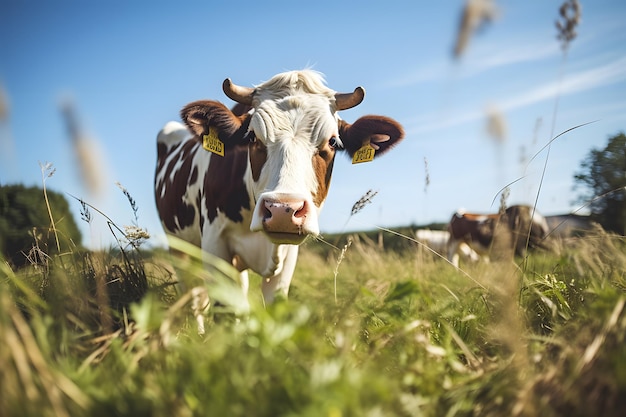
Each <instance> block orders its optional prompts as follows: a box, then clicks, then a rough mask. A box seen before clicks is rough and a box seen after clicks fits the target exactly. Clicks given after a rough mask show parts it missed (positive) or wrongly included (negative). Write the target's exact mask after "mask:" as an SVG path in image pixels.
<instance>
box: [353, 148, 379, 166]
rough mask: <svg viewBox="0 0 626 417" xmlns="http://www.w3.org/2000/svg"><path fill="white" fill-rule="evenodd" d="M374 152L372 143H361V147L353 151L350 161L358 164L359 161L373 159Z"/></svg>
mask: <svg viewBox="0 0 626 417" xmlns="http://www.w3.org/2000/svg"><path fill="white" fill-rule="evenodd" d="M374 153H376V150H375V149H374V147H373V146H372V145H370V144H369V143H368V144H366V145H363V146H362V147H361V149H359V150H358V151H356V152H355V153H354V156H353V157H352V163H353V164H360V163H361V162H371V161H373V160H374Z"/></svg>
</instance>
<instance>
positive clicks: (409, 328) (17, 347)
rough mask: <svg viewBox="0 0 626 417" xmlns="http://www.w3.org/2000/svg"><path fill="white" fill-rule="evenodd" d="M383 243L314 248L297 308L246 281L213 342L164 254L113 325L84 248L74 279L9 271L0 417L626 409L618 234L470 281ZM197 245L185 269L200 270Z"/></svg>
mask: <svg viewBox="0 0 626 417" xmlns="http://www.w3.org/2000/svg"><path fill="white" fill-rule="evenodd" d="M385 239H386V240H387V241H388V242H385V245H386V246H389V247H394V248H396V249H395V250H390V251H385V250H383V249H381V247H380V246H379V245H378V244H375V243H374V242H370V241H368V240H367V239H364V238H363V236H361V237H359V236H353V237H352V238H351V241H352V244H351V246H349V247H347V249H346V250H344V251H341V250H339V249H333V248H331V247H330V246H328V245H324V244H323V243H321V242H313V241H312V242H309V243H306V244H305V246H304V247H303V248H302V254H301V258H300V262H299V264H298V268H297V271H296V279H295V280H294V283H293V287H292V291H291V295H290V299H289V300H282V301H279V302H277V303H276V304H274V305H271V306H269V307H267V308H265V307H264V306H263V303H262V301H261V296H260V291H258V290H257V288H258V285H255V284H258V283H259V281H260V278H259V277H257V276H252V277H251V278H252V282H251V284H252V285H251V297H250V298H251V303H250V304H251V305H250V310H249V312H248V313H245V312H241V311H239V312H237V311H235V310H232V311H231V312H229V311H224V310H223V309H222V310H216V309H213V310H211V313H210V315H211V317H212V318H213V320H210V322H209V325H208V328H207V332H206V335H205V336H204V337H199V336H198V335H197V331H196V326H195V322H194V320H193V317H192V315H191V309H190V308H189V302H190V301H191V295H190V294H182V296H181V297H180V298H179V299H176V298H174V297H172V296H171V295H168V291H167V290H168V289H169V286H167V285H165V286H163V284H164V283H165V284H168V283H171V282H173V280H174V278H173V276H171V275H169V273H167V269H165V268H164V264H165V262H164V261H163V258H164V255H163V254H161V253H155V254H150V253H144V254H143V255H142V256H141V258H140V259H139V260H138V261H137V262H138V263H137V267H142V268H143V270H144V272H145V273H146V279H147V281H148V289H147V293H146V295H145V296H144V297H143V298H141V299H138V300H132V301H131V302H129V303H127V304H126V305H125V307H124V308H121V309H119V310H116V309H110V310H109V314H111V317H113V318H115V321H114V325H113V326H112V328H110V329H107V328H106V326H105V325H104V324H103V320H102V316H101V315H100V314H98V313H99V311H101V309H102V305H100V304H98V303H99V301H98V298H97V297H96V295H95V294H94V292H93V291H90V289H89V285H88V284H87V282H88V281H89V280H88V279H87V278H86V277H85V275H84V274H81V273H74V270H76V271H77V272H78V271H83V270H84V263H83V262H84V261H82V259H84V258H82V257H81V256H78V257H77V255H78V254H71V255H64V254H60V255H55V256H58V257H65V258H66V259H65V265H66V269H58V266H56V265H57V259H54V258H53V259H51V262H52V264H53V265H55V266H54V267H53V268H52V270H53V271H54V272H53V273H51V275H50V277H49V281H50V282H51V283H54V284H51V286H50V287H49V288H48V289H47V290H46V291H43V292H42V289H41V286H40V283H39V282H38V280H37V277H38V275H37V272H36V271H34V270H33V269H29V268H27V269H25V270H20V271H13V270H11V269H10V268H9V267H8V266H7V265H6V264H4V263H3V264H2V266H1V267H0V271H1V272H0V274H1V276H2V284H1V285H2V286H3V287H4V288H3V289H2V291H1V292H0V303H1V306H2V307H1V309H0V334H1V335H2V337H3V339H2V340H4V341H5V345H4V347H3V349H2V350H1V351H0V352H1V353H0V366H1V368H2V369H3V372H2V374H1V376H0V378H1V379H2V381H1V383H2V386H3V387H6V388H5V389H3V393H2V396H1V397H0V399H1V401H0V414H1V415H24V416H29V415H33V416H34V415H37V416H46V415H55V416H56V415H60V416H63V415H69V416H71V415H96V416H97V415H102V416H105V415H106V416H109V415H151V416H159V415H163V416H193V415H229V416H237V415H260V416H264V415H267V416H270V415H271V416H277V415H292V416H296V415H298V416H301V415H305V416H306V415H310V416H319V415H328V416H335V415H359V416H360V415H373V416H376V415H399V416H404V415H406V416H409V415H425V416H441V415H450V416H470V415H487V416H504V415H507V416H509V415H520V416H534V415H546V416H557V415H573V416H576V415H580V416H583V415H618V412H619V411H620V409H622V407H623V406H624V405H626V404H624V398H626V397H624V394H625V391H626V378H625V375H626V367H625V365H624V363H626V362H625V361H624V359H626V348H625V347H624V346H626V345H625V344H624V337H625V335H626V313H625V311H624V303H625V300H626V295H625V293H624V290H625V289H626V275H625V272H624V271H626V242H625V241H624V238H622V237H618V236H615V235H611V234H607V233H605V232H603V231H602V230H601V229H598V230H596V231H594V232H593V233H591V234H590V235H588V236H585V237H583V238H576V239H571V240H570V241H568V242H567V243H563V244H557V245H556V251H555V252H554V253H534V254H531V255H529V258H528V259H527V261H526V267H525V268H524V269H522V268H518V267H517V266H516V263H515V262H507V261H502V262H495V263H492V264H476V265H468V267H467V268H466V269H465V271H463V272H464V273H462V272H460V271H458V270H456V269H455V268H453V267H452V266H450V265H449V264H448V263H447V262H445V260H443V259H440V258H438V257H435V256H432V257H431V256H418V252H417V247H416V246H414V245H413V244H412V243H411V242H410V241H408V240H406V239H403V238H401V237H397V236H396V235H393V234H385ZM393 239H398V242H395V243H394V242H392V240H393ZM339 246H341V245H339ZM399 247H400V248H404V249H400V250H398V249H397V248H399ZM178 249H179V250H183V251H185V250H186V249H185V248H184V245H182V246H178ZM186 251H187V252H188V255H189V256H188V258H187V259H184V260H180V261H179V260H177V259H174V260H173V263H174V266H175V267H176V268H177V269H178V271H179V273H180V274H183V275H184V274H190V275H196V276H197V275H202V274H206V270H205V269H204V268H203V266H202V262H201V261H200V258H201V256H200V254H199V253H197V250H194V249H191V248H189V249H188V250H186ZM118 255H119V254H118V253H116V251H111V253H109V254H108V255H106V257H112V258H115V257H116V256H118ZM340 257H341V263H340V264H339V262H338V261H339V258H340ZM112 263H114V261H112V260H111V259H106V261H104V262H102V263H99V262H92V263H91V264H90V268H93V270H94V274H96V275H97V274H105V272H106V270H107V265H111V264H112ZM68 265H72V266H68ZM67 268H70V269H67ZM216 268H217V269H218V270H221V271H222V273H219V274H215V273H214V274H212V275H211V276H210V279H211V280H212V281H213V284H212V285H211V286H207V290H208V291H209V293H210V294H212V295H214V296H215V295H218V296H219V297H220V298H221V299H224V298H226V299H230V300H234V301H233V303H229V305H231V304H232V305H237V302H236V301H237V300H236V299H237V297H239V295H238V294H240V293H239V292H238V291H236V290H234V289H235V288H236V284H235V282H234V280H233V278H234V276H233V275H231V272H230V271H229V270H228V267H226V266H224V265H217V264H216ZM39 277H41V275H39ZM470 278H471V279H470ZM111 282H112V281H107V283H109V284H110V283H111ZM53 285H54V286H55V287H54V291H53V290H52V287H53ZM216 286H217V288H222V289H221V290H219V291H221V292H219V294H216V293H215V291H216V290H215V288H216ZM107 288H108V289H111V288H113V287H110V288H109V287H107ZM53 295H54V296H53ZM112 299H113V297H111V295H109V300H112ZM233 313H238V314H236V315H235V316H233V315H232V314H233ZM235 317H238V319H237V320H233V319H232V318H235Z"/></svg>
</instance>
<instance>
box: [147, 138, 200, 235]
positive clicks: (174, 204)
mask: <svg viewBox="0 0 626 417" xmlns="http://www.w3.org/2000/svg"><path fill="white" fill-rule="evenodd" d="M198 148H199V147H198V146H197V142H196V141H193V140H188V141H184V142H182V143H180V144H177V145H175V146H172V147H170V148H168V147H167V146H166V145H164V144H162V143H159V144H158V146H157V168H156V172H157V174H158V173H160V172H163V176H162V179H161V180H160V181H157V183H156V184H155V187H156V193H155V196H156V205H157V210H158V212H159V216H160V218H161V219H162V221H163V224H164V226H165V228H166V229H167V230H169V231H170V232H174V231H176V230H179V229H183V228H185V227H188V226H191V225H192V224H193V222H194V219H195V215H196V210H195V208H194V205H193V204H187V203H185V202H184V201H183V196H184V195H185V194H186V193H187V188H188V187H189V184H190V180H193V179H194V176H193V175H192V162H193V156H194V154H195V152H197V150H198ZM171 154H176V155H177V157H175V158H172V159H171V160H170V162H169V164H167V166H165V163H166V160H167V158H168V157H169V156H170V155H171ZM180 161H183V163H182V165H180V167H179V169H178V171H176V173H175V175H174V177H173V179H171V177H172V172H173V171H174V169H175V168H176V165H177V164H178V163H179V162H180ZM195 180H197V175H196V176H195ZM192 184H193V183H192ZM163 190H165V192H163Z"/></svg>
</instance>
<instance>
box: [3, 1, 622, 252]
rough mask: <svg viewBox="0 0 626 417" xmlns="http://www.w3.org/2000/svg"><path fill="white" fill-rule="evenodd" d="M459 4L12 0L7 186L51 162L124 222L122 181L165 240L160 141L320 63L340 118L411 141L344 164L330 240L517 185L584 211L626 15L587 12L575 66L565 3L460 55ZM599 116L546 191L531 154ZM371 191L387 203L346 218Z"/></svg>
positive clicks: (104, 235) (556, 159)
mask: <svg viewBox="0 0 626 417" xmlns="http://www.w3.org/2000/svg"><path fill="white" fill-rule="evenodd" d="M463 3H464V2H462V1H460V0H459V1H445V2H424V1H415V0H410V1H386V2H381V1H339V2H337V1H325V0H322V1H316V2H297V1H293V0H292V1H272V2H263V1H253V2H247V1H238V2H230V1H211V2H187V1H177V2H161V1H155V2H122V1H111V2H84V1H83V2H79V1H74V2H72V1H58V2H49V1H39V2H38V1H11V0H9V1H8V2H7V1H4V2H2V3H1V4H0V39H2V42H1V43H0V86H1V88H2V89H3V90H4V94H5V95H6V97H7V98H8V102H9V106H10V108H9V111H10V113H9V119H8V120H7V121H5V122H4V124H3V125H1V126H0V184H10V183H16V182H21V183H24V184H27V185H40V184H41V171H40V168H39V162H46V161H48V162H52V163H53V164H54V167H55V168H56V172H55V174H54V176H52V177H51V178H49V179H48V180H47V182H46V185H47V186H48V187H49V188H51V189H54V190H56V191H60V192H63V193H69V194H72V195H75V196H79V197H82V198H84V199H85V200H86V201H88V202H90V203H91V204H93V205H94V206H95V207H97V208H98V209H100V210H102V211H103V212H105V213H106V214H107V215H108V216H109V217H111V218H112V219H113V220H114V221H115V222H116V223H117V224H119V225H125V224H130V223H131V222H132V218H133V216H132V211H131V210H130V207H129V205H128V202H127V201H126V198H125V197H124V195H123V194H122V192H121V191H120V190H119V189H118V188H117V187H116V185H115V182H116V181H119V182H120V183H121V184H122V185H123V186H124V187H126V188H127V189H128V191H129V192H130V194H131V195H132V196H133V197H134V198H135V200H136V201H137V204H138V207H139V212H138V215H139V225H140V226H142V227H144V228H147V229H148V231H149V232H150V233H151V234H152V235H154V236H155V242H160V241H162V236H163V232H162V229H161V226H160V223H159V220H158V216H157V213H156V209H155V205H154V198H153V176H154V166H155V158H156V145H155V141H156V135H157V133H158V131H159V129H160V128H161V127H162V126H163V125H164V124H165V123H166V122H168V121H169V120H177V119H178V112H179V110H180V108H181V107H182V106H184V105H185V104H186V103H188V102H190V101H193V100H197V99H203V98H211V99H218V100H220V101H223V102H224V103H227V104H231V102H230V101H229V99H228V98H226V97H225V96H224V95H223V93H222V91H221V84H222V81H223V80H224V78H226V77H230V78H232V80H233V81H234V82H235V83H237V84H241V85H248V86H252V85H254V84H258V83H260V82H262V81H264V80H267V79H269V78H270V77H271V76H273V75H274V74H276V73H278V72H282V71H285V70H292V69H300V68H304V67H312V68H314V69H316V70H318V71H320V72H322V73H324V74H325V75H326V79H327V82H328V84H329V86H330V87H331V88H333V89H335V90H338V91H352V90H353V89H354V88H355V87H356V86H357V85H361V86H363V87H365V89H366V91H367V95H366V98H365V101H364V102H363V103H362V104H361V105H360V106H358V107H356V108H354V109H351V110H348V111H345V112H343V113H342V117H343V118H344V119H346V120H347V121H354V120H356V119H357V118H358V117H360V116H362V115H365V114H383V115H387V116H391V117H393V118H395V119H396V120H398V121H399V122H401V123H402V124H403V126H404V127H405V130H406V133H407V135H406V139H405V141H404V142H403V143H402V144H401V145H399V146H398V147H397V148H396V149H395V150H394V151H392V152H391V153H389V154H388V155H386V156H384V157H382V158H381V159H380V160H376V161H374V162H372V163H367V164H360V165H351V164H350V162H349V160H348V159H347V158H340V160H339V161H338V162H337V163H336V164H335V171H334V174H333V183H332V185H331V191H330V194H329V197H328V200H327V203H326V205H325V207H324V210H323V212H322V215H321V228H322V231H326V232H338V231H345V230H363V229H372V228H374V227H375V226H384V227H391V226H399V225H409V224H426V223H430V222H435V221H447V220H448V219H449V217H450V216H451V215H452V213H453V212H454V211H455V210H456V209H458V208H460V207H463V208H465V209H467V210H470V211H477V212H490V211H495V210H497V206H498V200H497V198H498V195H497V193H498V191H499V190H500V189H502V188H503V187H504V186H506V185H507V184H508V183H511V182H513V181H515V180H517V179H519V178H522V179H521V180H519V181H517V182H515V183H514V184H513V185H512V186H511V187H510V197H509V200H508V201H509V202H510V203H530V204H533V203H534V201H535V199H536V198H537V208H538V209H539V211H541V212H542V213H544V214H562V213H567V212H570V211H572V210H576V209H577V208H579V207H580V204H578V203H574V201H575V199H576V196H577V194H578V193H577V192H576V191H574V190H573V189H572V186H573V184H574V182H573V175H574V172H575V171H576V170H577V169H579V167H580V162H581V161H582V160H583V159H584V157H585V156H586V155H587V154H588V153H589V151H590V150H591V149H592V148H603V147H604V146H605V145H606V143H607V140H608V138H609V137H610V136H612V135H615V134H617V133H619V132H620V131H623V130H625V129H626V30H625V29H626V23H625V22H624V17H626V2H624V1H622V0H593V1H584V0H583V1H581V4H582V7H583V9H582V22H581V24H580V26H579V28H578V37H577V38H576V39H575V40H574V41H573V43H572V44H571V47H570V49H569V52H568V56H567V60H566V61H564V59H563V52H562V50H561V49H560V45H559V43H558V41H557V40H556V29H555V26H554V22H555V20H556V19H557V18H558V7H559V5H560V3H561V1H525V2H520V1H513V0H511V1H496V2H495V4H496V7H497V8H498V17H497V19H496V20H495V21H493V22H492V23H491V24H489V25H488V26H486V27H484V28H483V29H482V30H481V31H480V32H479V33H478V34H476V35H475V36H473V37H472V38H471V40H470V43H469V45H468V48H467V50H466V51H465V53H464V55H463V56H462V57H461V59H458V60H455V59H453V58H452V48H453V45H454V41H455V37H456V35H457V27H458V21H459V15H460V11H461V8H462V6H463ZM557 96H558V97H559V104H558V111H557V112H556V118H553V114H554V108H555V102H556V99H557ZM68 100H71V102H72V103H73V104H74V106H75V108H76V110H77V113H78V115H79V120H80V124H81V126H82V128H83V129H84V131H85V132H86V134H87V135H88V137H89V138H90V140H91V142H89V143H90V144H91V145H90V150H91V151H93V152H95V153H96V155H98V156H97V158H96V160H95V161H94V162H93V163H92V164H93V166H92V167H96V168H97V170H98V171H97V172H98V180H99V181H100V184H101V187H102V188H101V192H100V193H97V194H94V193H92V192H90V191H89V190H88V189H87V187H86V186H85V185H84V181H82V179H81V178H82V177H83V176H82V174H81V171H80V169H79V166H78V164H77V161H76V156H75V151H74V149H73V147H72V144H71V142H70V140H69V139H68V135H67V132H66V129H65V126H64V124H63V120H62V118H61V115H60V104H61V103H63V102H67V101H68ZM492 111H495V112H496V114H499V115H500V117H501V120H504V123H505V125H506V136H505V139H504V140H503V141H497V140H495V139H493V137H491V136H490V135H488V134H487V131H486V125H487V119H488V115H489V114H490V112H492ZM591 121H595V123H593V124H590V125H587V126H584V127H581V128H579V129H576V130H574V131H572V132H570V133H568V134H566V135H564V136H562V137H560V138H559V139H557V140H556V141H554V142H553V145H552V147H551V149H550V153H549V158H548V159H547V165H546V170H545V175H544V178H543V181H541V174H542V171H543V169H544V164H545V163H546V157H547V156H548V154H547V152H546V151H543V152H542V153H540V154H539V155H538V156H537V157H536V158H535V159H534V160H533V161H532V162H531V163H528V161H529V160H530V157H531V156H533V155H534V154H535V153H536V152H538V151H539V150H540V149H541V148H542V147H543V146H544V145H545V144H546V143H548V141H549V140H550V139H551V137H552V136H553V135H556V134H558V133H560V132H562V131H564V130H566V129H569V128H571V127H573V126H576V125H580V124H583V123H586V122H591ZM553 126H554V127H553ZM426 164H427V167H428V168H427V169H426ZM427 176H428V179H429V182H428V184H427V181H426V178H427ZM369 189H373V190H376V191H378V195H377V196H376V197H375V198H374V199H373V202H372V204H370V205H369V206H367V207H366V208H365V209H363V210H362V211H361V212H360V213H358V214H357V215H355V216H353V217H351V218H350V217H349V214H350V210H351V208H352V205H353V204H354V202H356V201H357V200H358V199H359V197H361V196H362V195H363V194H364V193H365V192H366V191H368V190H369ZM537 196H538V197H537ZM494 198H496V202H495V203H493V204H492V202H493V200H494ZM71 205H72V208H73V210H74V212H75V213H76V219H77V221H79V223H81V228H82V229H83V232H84V242H85V244H87V245H88V246H91V247H98V246H100V245H108V244H109V243H110V242H111V238H110V233H109V232H108V231H107V230H106V229H105V228H104V227H103V224H102V222H99V220H98V219H96V220H94V222H93V224H92V225H91V226H90V225H87V224H85V223H83V222H81V221H80V220H79V215H78V213H79V209H80V206H79V204H78V203H76V202H74V201H73V200H72V201H71ZM96 217H97V216H96Z"/></svg>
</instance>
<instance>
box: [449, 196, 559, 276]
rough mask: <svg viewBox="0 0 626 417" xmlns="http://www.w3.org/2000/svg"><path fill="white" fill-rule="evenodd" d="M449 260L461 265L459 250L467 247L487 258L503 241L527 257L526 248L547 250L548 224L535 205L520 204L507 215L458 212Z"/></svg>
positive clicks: (453, 224)
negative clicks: (545, 242) (495, 244)
mask: <svg viewBox="0 0 626 417" xmlns="http://www.w3.org/2000/svg"><path fill="white" fill-rule="evenodd" d="M448 231H449V232H450V240H449V242H448V260H449V261H450V262H452V263H453V264H454V265H455V266H457V267H458V266H459V253H458V252H459V247H460V245H461V244H463V243H464V244H467V245H468V246H469V247H471V248H472V249H473V250H474V251H476V252H477V253H480V254H482V255H483V256H486V255H487V253H488V252H489V250H490V249H491V248H492V246H493V245H494V242H495V241H496V239H498V238H499V239H500V242H502V243H503V245H504V247H507V248H510V249H512V253H515V254H516V255H520V256H523V255H524V254H525V252H526V248H537V247H544V243H543V241H544V239H545V238H546V236H547V235H548V223H547V222H546V219H545V218H544V217H543V216H542V215H541V214H539V213H538V212H537V211H536V210H535V209H534V208H533V207H532V206H526V205H516V206H511V207H509V208H507V209H506V210H505V212H504V213H503V214H475V213H464V212H456V213H455V214H454V215H453V216H452V219H450V223H449V224H448Z"/></svg>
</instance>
